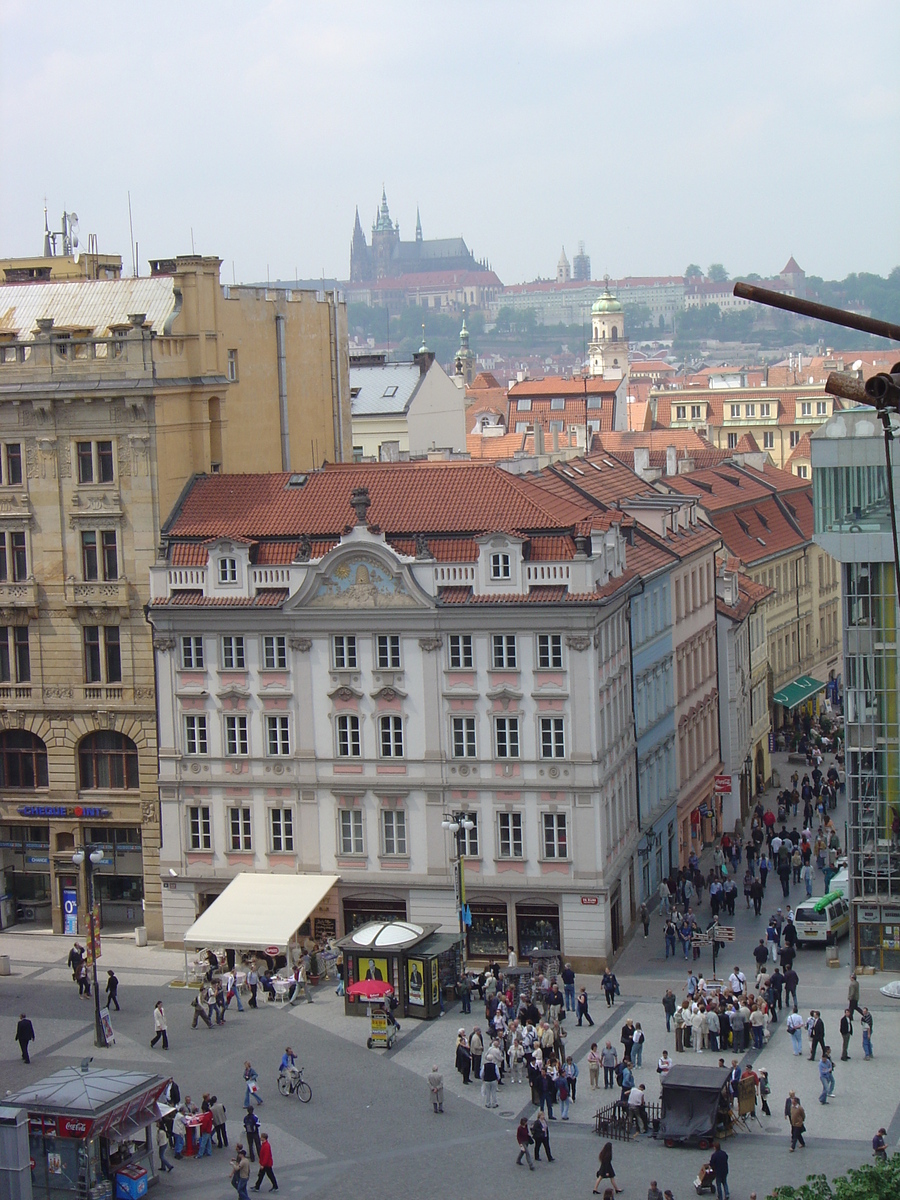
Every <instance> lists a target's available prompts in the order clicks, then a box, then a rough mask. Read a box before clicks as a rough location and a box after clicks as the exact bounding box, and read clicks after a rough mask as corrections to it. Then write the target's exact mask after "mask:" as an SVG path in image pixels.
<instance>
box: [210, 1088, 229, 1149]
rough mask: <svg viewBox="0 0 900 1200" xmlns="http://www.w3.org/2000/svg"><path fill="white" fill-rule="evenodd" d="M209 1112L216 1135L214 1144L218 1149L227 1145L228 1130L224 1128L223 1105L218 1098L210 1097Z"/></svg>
mask: <svg viewBox="0 0 900 1200" xmlns="http://www.w3.org/2000/svg"><path fill="white" fill-rule="evenodd" d="M209 1103H210V1111H211V1112H212V1118H213V1129H214V1131H215V1135H216V1144H217V1145H218V1147H219V1149H222V1148H223V1147H225V1146H227V1145H228V1130H227V1128H226V1127H225V1105H224V1104H223V1103H222V1101H221V1100H220V1099H219V1098H218V1096H210V1098H209Z"/></svg>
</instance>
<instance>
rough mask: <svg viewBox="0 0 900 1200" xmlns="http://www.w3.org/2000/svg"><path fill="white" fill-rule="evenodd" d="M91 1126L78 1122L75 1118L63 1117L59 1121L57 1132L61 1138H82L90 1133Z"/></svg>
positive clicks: (85, 1122)
mask: <svg viewBox="0 0 900 1200" xmlns="http://www.w3.org/2000/svg"><path fill="white" fill-rule="evenodd" d="M90 1129H91V1125H90V1123H88V1122H87V1121H80V1120H79V1119H78V1118H77V1117H63V1118H62V1119H61V1120H60V1121H59V1132H60V1135H61V1136H62V1137H84V1136H85V1135H86V1134H87V1133H89V1132H90Z"/></svg>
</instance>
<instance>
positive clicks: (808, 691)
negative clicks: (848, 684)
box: [772, 675, 825, 708]
mask: <svg viewBox="0 0 900 1200" xmlns="http://www.w3.org/2000/svg"><path fill="white" fill-rule="evenodd" d="M824 687H825V684H824V683H822V682H820V681H819V680H818V679H813V677H812V675H800V676H799V677H798V678H797V679H795V680H794V681H793V682H792V683H789V684H788V685H787V687H783V688H782V689H781V691H779V692H776V693H775V695H774V696H773V697H772V699H773V700H774V701H775V703H776V704H780V705H781V706H782V708H796V707H797V705H798V704H802V703H803V701H804V700H808V699H809V698H810V696H814V695H815V694H816V692H821V691H822V689H823V688H824Z"/></svg>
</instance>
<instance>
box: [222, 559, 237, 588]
mask: <svg viewBox="0 0 900 1200" xmlns="http://www.w3.org/2000/svg"><path fill="white" fill-rule="evenodd" d="M219 583H237V559H236V558H220V559H219Z"/></svg>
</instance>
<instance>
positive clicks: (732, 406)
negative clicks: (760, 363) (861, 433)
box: [649, 386, 841, 467]
mask: <svg viewBox="0 0 900 1200" xmlns="http://www.w3.org/2000/svg"><path fill="white" fill-rule="evenodd" d="M649 405H650V410H651V414H652V418H653V421H654V422H655V424H657V425H660V426H663V427H665V428H670V429H693V430H695V431H696V432H698V433H700V434H702V435H703V436H704V437H705V438H707V439H708V440H709V441H710V442H711V443H712V444H713V446H715V447H717V448H718V449H720V450H731V451H734V450H737V449H738V446H739V444H740V442H741V440H742V439H743V438H744V437H745V436H747V435H749V436H751V437H752V438H753V440H754V442H755V443H756V445H757V446H758V447H759V449H760V450H764V451H766V453H767V454H769V455H770V456H771V458H772V461H773V462H774V464H775V466H776V467H784V466H785V464H786V463H787V461H788V458H789V457H790V455H791V452H792V451H793V450H795V449H796V448H797V446H798V445H799V444H800V441H801V439H802V438H803V435H804V434H807V433H811V432H812V430H814V429H816V428H817V427H818V426H819V425H821V424H822V423H823V422H824V421H827V420H828V418H829V417H830V416H831V414H832V413H833V412H834V411H835V410H836V409H840V407H841V401H839V400H838V401H835V399H834V397H832V396H829V395H828V394H827V393H826V392H825V391H824V390H823V389H822V388H821V387H818V386H813V387H796V388H779V389H777V390H775V389H769V388H762V387H754V388H747V389H733V388H693V387H691V388H685V389H683V390H678V389H666V390H660V389H654V390H651V392H650V397H649Z"/></svg>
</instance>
